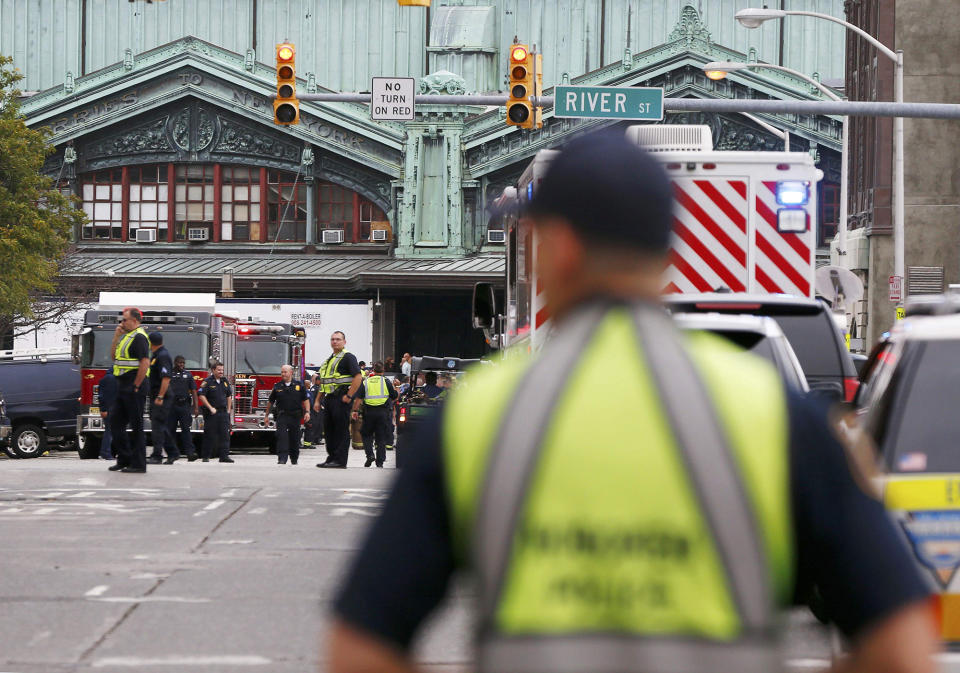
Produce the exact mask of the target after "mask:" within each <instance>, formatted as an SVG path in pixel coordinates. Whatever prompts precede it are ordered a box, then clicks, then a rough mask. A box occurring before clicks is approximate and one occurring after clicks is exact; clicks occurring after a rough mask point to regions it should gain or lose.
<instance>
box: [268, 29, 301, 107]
mask: <svg viewBox="0 0 960 673" xmlns="http://www.w3.org/2000/svg"><path fill="white" fill-rule="evenodd" d="M296 57H297V50H296V49H295V48H294V46H293V45H292V44H290V43H289V42H283V43H281V44H278V45H277V98H276V100H274V101H273V123H274V124H279V125H280V126H290V125H291V124H299V123H300V101H298V100H297V65H296V60H297V58H296Z"/></svg>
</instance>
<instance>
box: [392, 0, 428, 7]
mask: <svg viewBox="0 0 960 673" xmlns="http://www.w3.org/2000/svg"><path fill="white" fill-rule="evenodd" d="M397 2H398V3H400V6H401V7H429V6H430V0H397Z"/></svg>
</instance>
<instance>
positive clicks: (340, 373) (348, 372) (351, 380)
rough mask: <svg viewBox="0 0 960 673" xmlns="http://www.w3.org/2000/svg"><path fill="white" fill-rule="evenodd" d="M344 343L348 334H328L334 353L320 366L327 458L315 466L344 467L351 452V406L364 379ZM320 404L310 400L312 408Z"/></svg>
mask: <svg viewBox="0 0 960 673" xmlns="http://www.w3.org/2000/svg"><path fill="white" fill-rule="evenodd" d="M346 346H347V337H346V335H344V333H343V332H340V331H337V332H334V333H333V334H331V335H330V347H331V348H332V349H333V353H331V354H330V357H328V358H327V359H326V360H325V361H324V363H323V365H322V366H321V367H320V386H321V390H322V392H323V435H324V440H325V441H326V444H327V459H326V461H324V462H322V463H319V464H318V465H317V467H325V468H346V466H347V458H348V457H349V454H350V405H351V403H352V402H353V399H354V396H355V395H356V394H357V390H358V389H359V388H360V384H361V383H362V382H363V374H362V373H361V371H360V365H359V364H358V363H357V358H356V356H355V355H354V354H353V353H351V352H350V351H348V350H347V349H346ZM319 407H320V400H319V399H318V400H317V401H316V402H314V403H313V410H314V411H318V410H319Z"/></svg>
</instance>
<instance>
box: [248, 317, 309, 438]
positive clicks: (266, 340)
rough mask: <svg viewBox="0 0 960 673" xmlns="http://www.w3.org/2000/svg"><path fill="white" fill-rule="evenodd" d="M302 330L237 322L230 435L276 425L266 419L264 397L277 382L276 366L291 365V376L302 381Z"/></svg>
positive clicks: (284, 325) (269, 430)
mask: <svg viewBox="0 0 960 673" xmlns="http://www.w3.org/2000/svg"><path fill="white" fill-rule="evenodd" d="M306 336H307V334H306V331H305V330H304V329H303V328H302V327H293V326H291V325H289V324H287V323H266V322H241V323H238V324H237V378H236V383H235V386H234V391H235V400H234V406H233V434H234V436H235V437H236V436H237V433H239V432H246V433H249V435H248V436H249V437H254V436H255V435H256V434H257V433H265V432H266V433H270V437H269V442H270V443H271V444H272V442H273V436H274V434H275V432H276V427H275V425H274V422H273V420H270V421H266V420H265V419H264V417H263V412H264V411H265V410H266V406H267V398H269V397H270V391H271V390H272V389H273V386H274V384H275V383H277V382H278V381H280V368H281V367H282V366H283V365H285V364H289V365H292V366H293V371H294V374H293V375H294V378H296V379H299V380H301V381H302V380H303V378H304V369H303V363H304V358H303V347H304V343H305V342H306Z"/></svg>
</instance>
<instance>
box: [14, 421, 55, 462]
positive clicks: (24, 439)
mask: <svg viewBox="0 0 960 673" xmlns="http://www.w3.org/2000/svg"><path fill="white" fill-rule="evenodd" d="M10 448H11V449H12V450H13V455H15V456H16V457H17V458H36V457H37V456H42V455H43V452H44V451H46V450H47V433H46V432H44V430H43V428H41V427H40V426H38V425H33V424H31V423H24V424H23V425H18V426H17V427H15V428H14V429H13V435H12V436H11V437H10Z"/></svg>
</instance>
